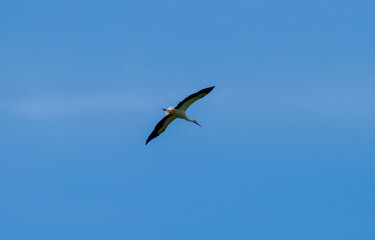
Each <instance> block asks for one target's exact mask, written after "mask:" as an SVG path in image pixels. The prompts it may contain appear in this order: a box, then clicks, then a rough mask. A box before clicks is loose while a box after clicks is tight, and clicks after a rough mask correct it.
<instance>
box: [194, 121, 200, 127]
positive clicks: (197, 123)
mask: <svg viewBox="0 0 375 240" xmlns="http://www.w3.org/2000/svg"><path fill="white" fill-rule="evenodd" d="M194 123H195V124H197V125H198V126H199V127H202V126H201V125H199V123H197V121H195V122H194Z"/></svg>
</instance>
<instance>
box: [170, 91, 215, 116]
mask: <svg viewBox="0 0 375 240" xmlns="http://www.w3.org/2000/svg"><path fill="white" fill-rule="evenodd" d="M214 87H215V86H213V87H209V88H205V89H202V90H200V91H199V92H196V93H193V94H191V95H190V96H189V97H187V98H185V99H184V100H182V101H181V102H180V103H179V104H178V105H177V107H175V108H176V109H179V110H182V111H186V109H188V107H190V105H191V104H193V103H194V102H195V101H197V100H198V99H201V98H202V97H204V96H206V95H207V94H209V93H210V92H211V91H212V89H214Z"/></svg>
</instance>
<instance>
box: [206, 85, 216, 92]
mask: <svg viewBox="0 0 375 240" xmlns="http://www.w3.org/2000/svg"><path fill="white" fill-rule="evenodd" d="M214 88H215V86H212V87H208V88H206V90H208V92H211V91H212V89H214Z"/></svg>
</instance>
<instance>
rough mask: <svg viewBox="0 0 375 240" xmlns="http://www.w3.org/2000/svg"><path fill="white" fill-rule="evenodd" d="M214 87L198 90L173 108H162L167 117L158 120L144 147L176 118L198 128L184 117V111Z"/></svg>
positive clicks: (192, 120) (193, 120)
mask: <svg viewBox="0 0 375 240" xmlns="http://www.w3.org/2000/svg"><path fill="white" fill-rule="evenodd" d="M214 87H215V86H213V87H209V88H205V89H202V90H200V91H199V92H196V93H193V94H191V95H190V96H188V97H187V98H185V99H184V100H182V101H181V102H180V103H179V104H178V105H177V106H176V107H175V108H174V107H169V108H167V109H164V108H163V111H165V114H167V116H165V117H164V118H163V119H162V120H160V122H159V123H158V124H156V126H155V129H154V131H152V133H151V134H150V136H148V138H147V140H146V145H147V143H148V142H149V141H151V140H152V139H154V138H156V137H157V136H159V135H160V134H162V133H163V132H164V131H165V129H166V128H167V127H168V125H169V124H170V123H171V122H172V121H173V120H175V119H176V118H182V119H185V120H187V121H189V122H193V123H195V124H197V125H198V126H201V125H199V123H197V121H196V120H195V119H190V118H188V117H186V114H185V111H186V109H188V108H189V107H190V105H191V104H193V103H194V102H195V101H197V100H198V99H201V98H202V97H204V96H206V95H207V94H209V93H210V92H211V91H212V89H214Z"/></svg>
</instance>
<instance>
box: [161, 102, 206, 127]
mask: <svg viewBox="0 0 375 240" xmlns="http://www.w3.org/2000/svg"><path fill="white" fill-rule="evenodd" d="M163 110H164V111H165V114H166V115H169V114H174V115H175V116H176V117H178V118H182V119H185V120H186V121H189V122H193V123H195V124H197V125H198V126H200V127H201V125H199V123H197V121H196V120H195V119H190V118H188V117H187V116H186V113H185V111H183V110H180V109H175V108H174V107H169V108H168V109H164V108H163Z"/></svg>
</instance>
